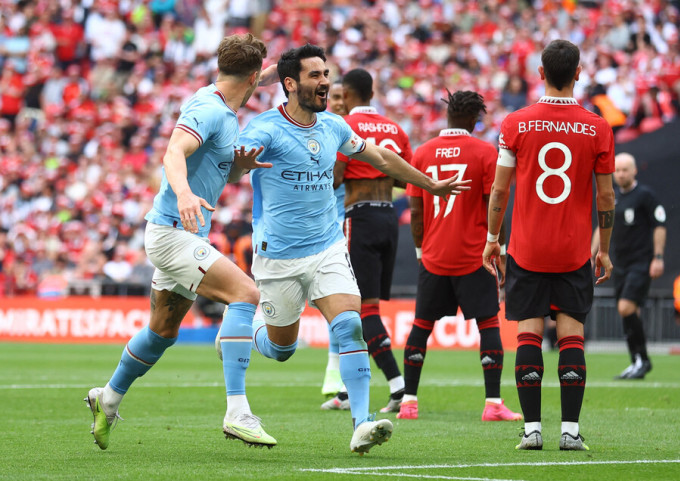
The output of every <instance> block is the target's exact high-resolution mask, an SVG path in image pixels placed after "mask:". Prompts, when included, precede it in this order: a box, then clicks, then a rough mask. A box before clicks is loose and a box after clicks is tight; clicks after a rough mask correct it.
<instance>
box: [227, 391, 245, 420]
mask: <svg viewBox="0 0 680 481" xmlns="http://www.w3.org/2000/svg"><path fill="white" fill-rule="evenodd" d="M241 414H250V404H248V398H247V397H246V395H245V394H234V395H232V396H227V417H228V418H229V419H236V418H237V417H238V416H240V415H241Z"/></svg>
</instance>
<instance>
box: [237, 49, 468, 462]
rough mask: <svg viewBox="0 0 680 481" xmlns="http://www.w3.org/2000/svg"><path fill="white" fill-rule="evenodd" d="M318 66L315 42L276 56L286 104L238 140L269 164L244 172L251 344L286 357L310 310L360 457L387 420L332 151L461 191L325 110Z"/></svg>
mask: <svg viewBox="0 0 680 481" xmlns="http://www.w3.org/2000/svg"><path fill="white" fill-rule="evenodd" d="M325 60H326V57H325V54H324V51H323V49H322V48H320V47H317V46H314V45H309V44H308V45H305V46H303V47H300V48H297V49H292V50H289V51H287V52H285V53H284V54H283V55H282V56H281V59H280V60H279V62H278V65H277V69H278V73H279V79H280V81H281V85H282V86H283V88H284V91H285V94H286V96H287V97H288V102H287V103H285V104H283V105H280V106H279V107H277V108H274V109H271V110H269V111H267V112H264V113H262V114H260V115H258V116H257V117H255V118H254V119H253V120H251V122H250V123H249V124H248V126H247V127H246V128H245V129H244V131H243V132H242V134H241V142H242V143H243V145H244V146H245V147H246V149H252V148H255V149H259V148H260V147H263V148H264V150H263V151H262V153H261V154H260V161H261V162H267V163H271V164H272V166H273V167H272V168H271V169H258V170H255V171H253V173H252V174H251V182H252V184H253V190H254V199H253V254H254V255H253V266H252V272H253V275H254V277H255V282H256V284H257V286H258V288H259V289H260V305H261V307H262V312H263V314H264V317H265V323H262V324H261V325H260V324H258V323H255V324H254V326H253V331H254V336H253V348H254V349H256V350H257V351H259V352H260V353H262V354H263V355H264V356H266V357H269V358H272V359H276V360H278V361H285V360H286V359H288V358H290V356H292V355H293V353H294V352H295V349H296V347H297V337H298V330H299V322H300V314H301V313H302V311H303V309H304V306H305V301H309V303H310V305H311V306H313V307H316V308H317V309H319V310H320V311H321V313H322V314H323V316H324V317H325V318H326V320H327V321H328V322H329V323H330V326H331V329H332V331H333V333H334V334H335V336H336V338H337V340H338V343H339V345H340V360H339V361H340V362H339V363H340V374H341V376H342V380H343V381H344V383H345V386H346V387H347V391H348V393H349V401H350V410H351V413H352V418H353V423H354V433H353V435H352V439H351V441H350V450H351V451H352V452H357V453H359V454H363V453H365V452H368V450H369V449H371V448H372V447H373V446H375V445H380V444H382V443H383V442H385V441H387V440H388V439H389V438H390V436H391V435H392V423H391V422H390V421H389V420H387V419H381V420H378V421H375V420H373V419H372V417H370V416H369V409H368V402H369V381H370V377H371V370H370V364H369V359H368V352H367V350H366V343H365V342H364V338H363V334H362V328H361V319H360V317H359V312H360V310H361V297H360V294H359V288H358V287H357V283H356V279H355V278H354V274H353V272H352V266H351V265H350V262H349V253H348V251H347V246H346V244H345V238H344V236H343V233H342V230H341V228H340V225H339V223H338V222H337V212H336V207H335V197H334V195H333V166H334V164H335V161H336V155H337V152H341V153H343V154H345V155H347V156H351V157H354V158H357V159H359V160H362V161H366V162H369V163H370V164H372V165H373V166H375V167H376V168H378V169H380V170H381V171H383V172H385V173H386V174H387V175H390V176H392V177H395V178H397V179H400V180H402V181H404V182H410V183H413V184H415V185H417V186H419V187H421V188H423V189H425V190H427V191H428V192H431V193H432V194H434V195H441V196H447V195H451V194H458V193H460V192H461V191H463V190H467V189H468V188H467V187H466V185H465V184H467V182H457V178H455V177H454V178H450V179H447V180H444V181H439V182H434V181H433V180H432V179H431V178H430V177H427V176H426V175H424V174H422V173H421V172H419V171H418V170H416V169H414V168H413V167H411V166H410V165H409V164H408V163H407V162H405V161H404V160H403V159H401V157H399V156H398V155H396V154H395V153H393V152H391V151H389V150H387V149H384V148H380V147H377V146H375V145H372V144H368V143H366V142H365V141H364V140H363V139H362V138H361V137H359V136H358V135H356V134H355V133H354V132H352V129H351V128H350V127H349V126H348V125H347V124H346V123H345V121H344V120H343V119H342V117H340V116H338V115H335V114H332V113H330V112H326V104H327V97H328V91H329V87H330V84H329V81H328V69H327V68H326V64H325Z"/></svg>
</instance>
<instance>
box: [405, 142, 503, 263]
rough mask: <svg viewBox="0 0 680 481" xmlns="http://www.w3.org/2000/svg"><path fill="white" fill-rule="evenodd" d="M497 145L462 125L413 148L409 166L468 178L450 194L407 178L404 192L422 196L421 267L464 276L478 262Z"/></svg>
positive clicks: (443, 175) (437, 176)
mask: <svg viewBox="0 0 680 481" xmlns="http://www.w3.org/2000/svg"><path fill="white" fill-rule="evenodd" d="M497 156H498V153H497V152H496V148H495V147H494V146H493V145H491V144H489V143H487V142H484V141H482V140H479V139H476V138H474V137H472V136H470V133H469V132H468V131H467V130H464V129H446V130H442V131H441V132H440V133H439V137H436V138H434V139H432V140H429V141H427V142H425V143H424V144H423V145H421V146H420V147H418V149H416V153H415V154H414V156H413V162H412V164H413V166H414V167H415V168H416V169H418V170H420V171H421V172H423V173H425V174H426V175H428V176H430V177H432V178H433V179H434V180H442V179H447V178H449V177H453V176H454V175H455V174H458V180H472V183H471V184H470V190H469V191H466V192H463V193H461V194H460V195H451V196H449V198H448V200H444V199H443V198H442V197H439V196H433V195H432V194H430V193H429V192H427V191H425V190H423V189H421V188H419V187H416V186H414V185H411V184H408V185H407V186H406V193H407V194H408V195H409V196H411V197H422V198H423V245H422V249H423V257H422V262H423V265H424V266H425V268H426V269H427V270H428V271H429V272H431V273H433V274H437V275H439V276H462V275H465V274H469V273H471V272H474V271H476V270H477V269H479V268H480V267H481V266H482V252H483V251H484V245H485V244H486V232H487V222H486V213H487V207H486V202H485V201H484V195H488V194H489V193H490V192H491V185H492V184H493V178H494V174H495V172H496V158H497Z"/></svg>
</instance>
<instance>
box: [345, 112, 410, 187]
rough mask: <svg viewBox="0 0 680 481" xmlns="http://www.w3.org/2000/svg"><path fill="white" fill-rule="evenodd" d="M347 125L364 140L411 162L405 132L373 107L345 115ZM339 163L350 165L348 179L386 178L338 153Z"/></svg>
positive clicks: (346, 173)
mask: <svg viewBox="0 0 680 481" xmlns="http://www.w3.org/2000/svg"><path fill="white" fill-rule="evenodd" d="M345 122H347V123H348V124H349V126H350V127H352V130H353V131H354V132H355V133H356V134H357V135H358V136H359V137H361V138H362V139H364V140H366V141H367V142H370V143H372V144H375V145H377V146H378V147H385V148H386V149H390V150H391V151H392V152H395V153H396V154H397V155H399V156H400V157H401V158H402V159H404V160H405V161H406V162H409V163H410V162H411V157H412V156H413V153H412V151H411V143H410V142H409V140H408V135H406V132H404V130H403V129H402V128H401V127H399V125H397V124H396V123H395V122H393V121H392V120H390V119H388V118H387V117H384V116H382V115H380V114H379V113H378V111H377V110H376V109H375V108H374V107H367V106H362V107H354V108H353V109H352V111H351V112H350V113H349V114H348V115H346V116H345ZM338 160H339V161H342V162H346V163H347V167H346V168H345V175H344V177H345V179H377V178H379V177H387V176H386V175H385V174H383V173H382V172H380V171H379V170H378V169H376V168H375V167H373V166H372V165H371V164H369V163H367V162H362V161H360V160H356V159H352V158H349V157H347V156H345V155H342V154H338Z"/></svg>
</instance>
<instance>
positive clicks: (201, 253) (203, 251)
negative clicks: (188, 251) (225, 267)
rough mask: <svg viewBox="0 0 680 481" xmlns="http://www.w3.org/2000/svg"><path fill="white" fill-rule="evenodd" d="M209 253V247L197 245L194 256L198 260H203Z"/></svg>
mask: <svg viewBox="0 0 680 481" xmlns="http://www.w3.org/2000/svg"><path fill="white" fill-rule="evenodd" d="M209 253H210V251H209V250H208V248H207V247H203V246H201V247H196V249H194V257H195V258H196V260H197V261H202V260H203V259H205V258H206V257H208V254H209Z"/></svg>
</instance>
